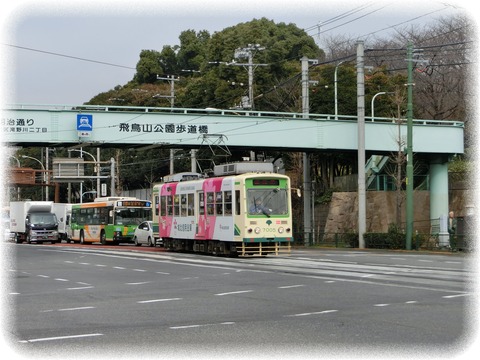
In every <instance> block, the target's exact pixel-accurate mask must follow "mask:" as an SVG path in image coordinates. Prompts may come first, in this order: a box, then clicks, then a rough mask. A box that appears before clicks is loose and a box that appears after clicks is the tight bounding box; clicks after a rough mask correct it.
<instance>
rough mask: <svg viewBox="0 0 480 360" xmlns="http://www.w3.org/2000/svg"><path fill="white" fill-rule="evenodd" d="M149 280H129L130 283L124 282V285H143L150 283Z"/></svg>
mask: <svg viewBox="0 0 480 360" xmlns="http://www.w3.org/2000/svg"><path fill="white" fill-rule="evenodd" d="M150 283H151V281H140V282H131V283H125V285H144V284H150Z"/></svg>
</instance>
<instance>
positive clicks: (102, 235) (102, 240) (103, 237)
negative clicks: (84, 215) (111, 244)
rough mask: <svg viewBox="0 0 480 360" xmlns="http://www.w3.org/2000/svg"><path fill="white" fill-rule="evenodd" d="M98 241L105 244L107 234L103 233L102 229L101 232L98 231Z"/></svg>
mask: <svg viewBox="0 0 480 360" xmlns="http://www.w3.org/2000/svg"><path fill="white" fill-rule="evenodd" d="M100 242H101V243H102V245H107V235H105V231H104V230H102V232H101V233H100Z"/></svg>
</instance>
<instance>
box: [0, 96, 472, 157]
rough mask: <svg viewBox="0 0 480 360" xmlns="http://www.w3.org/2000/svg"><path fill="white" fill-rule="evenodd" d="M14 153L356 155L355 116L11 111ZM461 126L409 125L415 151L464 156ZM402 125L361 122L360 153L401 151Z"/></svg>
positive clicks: (7, 112)
mask: <svg viewBox="0 0 480 360" xmlns="http://www.w3.org/2000/svg"><path fill="white" fill-rule="evenodd" d="M0 124H1V128H2V130H1V131H2V132H3V141H4V142H5V143H6V145H11V146H25V147H27V146H50V147H56V146H61V147H68V146H73V145H79V144H80V145H82V144H83V145H84V146H96V147H122V146H128V147H139V146H140V147H143V146H151V147H154V146H159V147H160V146H163V147H171V148H182V147H183V148H196V147H199V146H202V145H205V142H206V140H207V139H218V140H220V141H222V142H223V144H224V145H226V146H228V147H232V148H236V147H237V148H247V149H275V150H290V151H306V152H310V151H356V150H357V144H358V135H357V134H358V125H357V117H356V116H345V115H338V116H335V115H328V114H309V115H308V118H304V114H301V113H283V112H262V111H245V110H218V109H182V108H154V107H132V106H128V107H123V106H100V105H79V106H65V105H59V106H55V105H8V106H4V107H3V109H2V115H1V123H0ZM463 131H464V127H463V123H462V122H460V121H440V120H415V119H414V120H413V151H414V152H415V153H417V154H420V153H421V154H430V155H434V156H435V157H438V156H442V157H443V156H448V155H452V154H458V153H463V151H464V147H463ZM406 135H407V126H406V121H403V123H402V124H401V125H398V124H397V122H396V120H395V119H392V118H378V117H375V118H374V119H372V118H369V117H366V118H365V150H366V151H367V152H368V153H374V154H382V153H388V154H390V153H391V152H396V151H398V138H399V137H400V138H403V139H406Z"/></svg>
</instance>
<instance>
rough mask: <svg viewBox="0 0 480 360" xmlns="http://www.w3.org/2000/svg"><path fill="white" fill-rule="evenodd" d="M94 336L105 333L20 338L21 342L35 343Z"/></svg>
mask: <svg viewBox="0 0 480 360" xmlns="http://www.w3.org/2000/svg"><path fill="white" fill-rule="evenodd" d="M93 336H103V334H82V335H68V336H57V337H49V338H39V339H30V340H20V341H19V342H21V343H34V342H40V341H55V340H68V339H78V338H84V337H93Z"/></svg>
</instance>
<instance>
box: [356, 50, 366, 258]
mask: <svg viewBox="0 0 480 360" xmlns="http://www.w3.org/2000/svg"><path fill="white" fill-rule="evenodd" d="M364 61H365V60H364V44H363V41H358V42H357V126H358V247H359V248H360V249H364V248H365V239H364V238H363V235H364V234H365V231H366V229H367V205H366V197H367V196H366V189H365V62H364Z"/></svg>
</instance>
